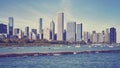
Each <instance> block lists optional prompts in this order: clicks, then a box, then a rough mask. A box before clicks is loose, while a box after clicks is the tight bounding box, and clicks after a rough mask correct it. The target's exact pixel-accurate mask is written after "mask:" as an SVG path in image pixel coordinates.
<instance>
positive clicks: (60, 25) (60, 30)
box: [57, 13, 64, 41]
mask: <svg viewBox="0 0 120 68" xmlns="http://www.w3.org/2000/svg"><path fill="white" fill-rule="evenodd" d="M63 30H64V13H58V34H57V40H60V41H63Z"/></svg>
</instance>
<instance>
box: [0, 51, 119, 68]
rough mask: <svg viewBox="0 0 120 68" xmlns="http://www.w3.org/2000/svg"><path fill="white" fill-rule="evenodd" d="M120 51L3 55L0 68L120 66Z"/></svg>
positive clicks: (106, 67) (96, 67)
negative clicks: (52, 54)
mask: <svg viewBox="0 0 120 68" xmlns="http://www.w3.org/2000/svg"><path fill="white" fill-rule="evenodd" d="M119 56H120V53H117V52H116V53H95V54H92V53H91V54H76V55H74V54H69V55H59V56H28V57H1V58H0V68H119V67H120V61H119V60H120V57H119Z"/></svg>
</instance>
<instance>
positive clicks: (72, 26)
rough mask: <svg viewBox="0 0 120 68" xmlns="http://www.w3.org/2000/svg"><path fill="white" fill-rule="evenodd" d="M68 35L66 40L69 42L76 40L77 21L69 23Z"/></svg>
mask: <svg viewBox="0 0 120 68" xmlns="http://www.w3.org/2000/svg"><path fill="white" fill-rule="evenodd" d="M66 34H67V37H66V40H67V41H69V42H75V41H76V22H69V23H67V33H66Z"/></svg>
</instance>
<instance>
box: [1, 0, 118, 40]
mask: <svg viewBox="0 0 120 68" xmlns="http://www.w3.org/2000/svg"><path fill="white" fill-rule="evenodd" d="M58 12H64V13H65V28H66V23H67V22H69V21H76V22H77V23H80V22H82V23H83V29H84V31H90V32H91V31H92V30H96V31H97V32H101V31H102V30H104V29H106V28H110V27H112V26H114V27H115V28H117V33H118V41H119V39H120V35H119V34H120V30H119V29H120V0H0V22H3V23H5V24H8V17H11V16H12V17H14V19H15V28H17V27H18V28H21V29H24V27H25V26H30V27H31V28H36V29H38V22H39V18H40V17H42V18H43V25H44V28H46V27H48V25H49V24H50V22H51V21H52V19H53V20H54V22H55V24H56V27H57V13H58Z"/></svg>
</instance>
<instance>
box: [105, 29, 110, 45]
mask: <svg viewBox="0 0 120 68" xmlns="http://www.w3.org/2000/svg"><path fill="white" fill-rule="evenodd" d="M109 41H110V33H109V28H107V29H106V33H105V43H109Z"/></svg>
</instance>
